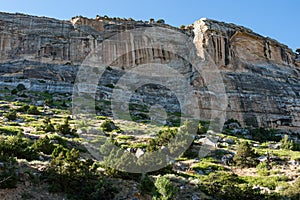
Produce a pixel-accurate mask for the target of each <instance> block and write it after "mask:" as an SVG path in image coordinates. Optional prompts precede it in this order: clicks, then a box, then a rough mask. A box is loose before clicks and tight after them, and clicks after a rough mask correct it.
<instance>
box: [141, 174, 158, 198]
mask: <svg viewBox="0 0 300 200" xmlns="http://www.w3.org/2000/svg"><path fill="white" fill-rule="evenodd" d="M139 190H140V191H141V194H143V195H144V194H152V193H153V192H154V190H155V185H154V183H153V181H152V180H151V179H150V178H149V176H148V175H147V174H145V175H144V176H143V177H142V178H141V181H140V184H139Z"/></svg>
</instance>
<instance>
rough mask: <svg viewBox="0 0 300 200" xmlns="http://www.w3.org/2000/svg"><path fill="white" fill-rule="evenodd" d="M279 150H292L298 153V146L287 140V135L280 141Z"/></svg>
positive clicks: (299, 146)
mask: <svg viewBox="0 0 300 200" xmlns="http://www.w3.org/2000/svg"><path fill="white" fill-rule="evenodd" d="M280 143H281V144H280V148H281V149H285V150H294V151H299V150H300V144H298V143H296V142H294V141H293V140H290V139H289V136H288V135H285V136H284V137H283V138H282V140H280Z"/></svg>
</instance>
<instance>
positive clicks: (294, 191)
mask: <svg viewBox="0 0 300 200" xmlns="http://www.w3.org/2000/svg"><path fill="white" fill-rule="evenodd" d="M282 194H283V195H284V196H285V197H288V198H289V199H291V200H299V199H300V177H299V178H298V179H297V180H296V181H295V183H294V184H293V185H291V186H290V187H288V188H287V189H286V190H284V191H283V193H282Z"/></svg>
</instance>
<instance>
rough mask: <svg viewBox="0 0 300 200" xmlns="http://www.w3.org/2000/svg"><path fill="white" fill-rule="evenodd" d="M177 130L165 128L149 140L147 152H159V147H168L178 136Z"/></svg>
mask: <svg viewBox="0 0 300 200" xmlns="http://www.w3.org/2000/svg"><path fill="white" fill-rule="evenodd" d="M177 132H178V131H177V128H169V127H167V128H164V129H162V130H160V131H159V132H158V134H157V135H156V137H155V138H151V139H150V140H149V144H148V146H147V148H146V151H147V152H153V151H157V150H158V149H159V147H161V146H163V145H167V144H168V143H169V142H170V140H172V139H173V138H174V137H175V135H176V134H177Z"/></svg>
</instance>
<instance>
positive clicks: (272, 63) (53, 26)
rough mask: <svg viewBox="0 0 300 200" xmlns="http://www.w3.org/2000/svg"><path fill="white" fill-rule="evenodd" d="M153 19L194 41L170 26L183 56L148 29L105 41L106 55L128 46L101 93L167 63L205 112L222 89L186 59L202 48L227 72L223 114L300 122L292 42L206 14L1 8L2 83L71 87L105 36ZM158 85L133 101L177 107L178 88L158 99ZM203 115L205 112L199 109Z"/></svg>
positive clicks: (285, 125) (290, 125) (287, 125)
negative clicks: (183, 23) (163, 18)
mask: <svg viewBox="0 0 300 200" xmlns="http://www.w3.org/2000/svg"><path fill="white" fill-rule="evenodd" d="M151 27H159V28H162V29H166V30H170V31H171V32H170V33H172V32H173V33H174V32H178V33H180V34H183V35H185V36H186V37H187V38H189V39H190V40H191V41H192V42H193V44H194V46H195V48H192V49H190V50H187V49H186V47H183V48H181V47H182V46H184V44H186V41H183V40H182V38H184V37H182V38H181V37H176V34H169V37H168V38H166V40H165V41H161V43H162V44H166V43H168V44H170V45H171V46H172V48H173V47H174V48H178V49H179V50H178V52H180V55H182V57H181V56H178V55H177V54H174V53H173V52H171V51H169V50H168V48H167V47H164V46H163V45H162V46H160V47H158V46H157V44H154V43H152V41H151V38H150V39H149V38H146V37H141V38H139V39H135V40H132V41H128V40H126V42H124V43H122V44H121V43H118V44H116V43H114V42H110V43H107V45H108V46H106V47H105V50H106V51H107V52H106V54H105V53H104V54H103V55H105V57H106V58H105V59H108V60H109V59H110V58H109V57H110V56H111V57H112V58H113V57H114V55H117V54H119V53H120V52H122V51H124V52H127V53H125V54H122V55H120V56H119V57H118V59H115V60H112V62H110V67H111V68H109V70H106V76H103V78H102V80H101V82H100V86H99V91H100V92H99V98H100V99H104V100H109V99H110V98H111V94H112V90H113V88H114V86H115V85H116V84H117V80H118V79H119V78H120V77H121V76H122V75H124V70H129V69H132V68H134V67H136V66H139V65H142V64H147V63H156V64H167V65H168V66H170V67H171V68H173V69H175V70H176V71H179V72H180V73H181V74H183V76H184V77H185V78H186V80H188V81H189V82H190V85H191V86H192V87H193V88H194V91H195V92H199V94H200V96H201V97H199V102H196V101H192V100H191V101H190V102H188V103H189V104H193V103H194V104H195V103H197V104H199V107H200V110H203V113H204V115H208V113H206V111H207V110H209V108H210V106H211V105H206V104H207V102H210V101H207V102H205V101H203V99H207V98H208V99H209V98H212V96H215V97H216V96H217V95H218V94H211V93H209V91H207V87H206V83H205V77H201V73H199V72H197V71H196V70H194V69H193V66H192V62H189V60H187V59H186V57H187V58H189V56H190V55H191V54H197V55H198V56H199V57H200V58H201V60H202V61H206V60H207V61H210V62H211V63H213V64H214V65H215V66H216V69H218V71H219V74H220V75H221V77H222V83H224V88H225V91H226V95H227V101H226V104H227V105H226V118H235V119H237V120H239V121H241V122H242V123H243V124H244V125H252V126H265V127H273V128H282V129H290V130H294V131H297V130H299V129H300V77H299V75H300V70H299V67H300V61H299V59H300V58H299V56H298V55H296V54H295V53H294V52H293V51H292V50H291V49H289V48H288V47H287V46H285V45H283V44H281V43H279V42H277V41H275V40H273V39H270V38H266V37H263V36H261V35H259V34H256V33H254V32H253V31H251V30H249V29H247V28H244V27H241V26H236V25H234V24H227V23H223V22H217V21H214V20H209V19H200V20H198V21H196V22H195V23H194V26H193V28H194V30H193V31H191V29H189V30H180V29H178V28H175V27H171V26H169V25H166V24H161V23H155V22H151V23H149V22H142V21H134V20H121V19H109V18H102V17H97V18H96V19H88V18H84V17H74V18H73V19H71V20H70V21H64V20H56V19H51V18H46V17H36V16H30V15H24V14H8V13H0V83H1V84H2V85H7V86H16V85H17V84H19V83H23V84H24V85H25V86H26V87H27V89H31V90H37V91H44V90H48V91H51V92H69V93H71V92H72V87H73V84H74V82H75V79H76V75H77V72H78V68H79V66H80V65H81V64H82V63H83V62H84V61H85V59H86V58H87V57H88V55H89V54H90V53H91V52H93V51H97V50H99V48H103V46H101V45H102V44H103V41H105V40H107V39H109V38H111V37H113V36H114V35H116V34H118V33H122V32H124V31H125V30H135V29H137V28H151ZM159 35H160V33H159V32H158V33H157V35H155V34H154V35H153V36H152V37H153V38H160V36H159ZM161 40H163V39H161ZM151 45H152V46H151ZM145 46H146V47H147V48H145ZM169 48H170V47H169ZM180 48H181V50H180ZM131 49H132V50H131ZM191 51H193V52H191ZM297 56H298V57H297ZM106 67H107V66H106ZM155 87H157V86H153V87H152V86H147V87H145V88H139V92H138V93H137V94H136V95H135V96H133V98H132V99H133V102H135V103H139V104H143V103H145V101H144V102H141V99H143V98H145V96H149V98H148V101H149V102H150V101H151V102H152V103H150V104H151V105H152V104H153V102H155V101H164V103H165V105H168V106H164V104H163V103H162V104H163V105H162V108H165V109H167V112H178V109H179V108H180V105H178V101H177V100H176V98H175V97H174V95H173V94H172V93H171V92H168V90H167V89H166V90H163V91H164V93H166V95H165V96H168V98H170V100H168V101H165V100H158V99H157V96H160V97H161V96H163V95H162V94H159V93H157V94H156V97H155V95H153V89H155ZM142 97H143V98H142ZM149 99H150V100H149ZM151 99H152V100H151ZM145 104H147V103H145ZM208 104H210V103H208ZM145 110H146V111H149V110H151V109H148V108H147V109H145ZM216 110H217V109H216ZM179 111H180V109H179ZM199 115H200V117H201V113H199Z"/></svg>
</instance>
